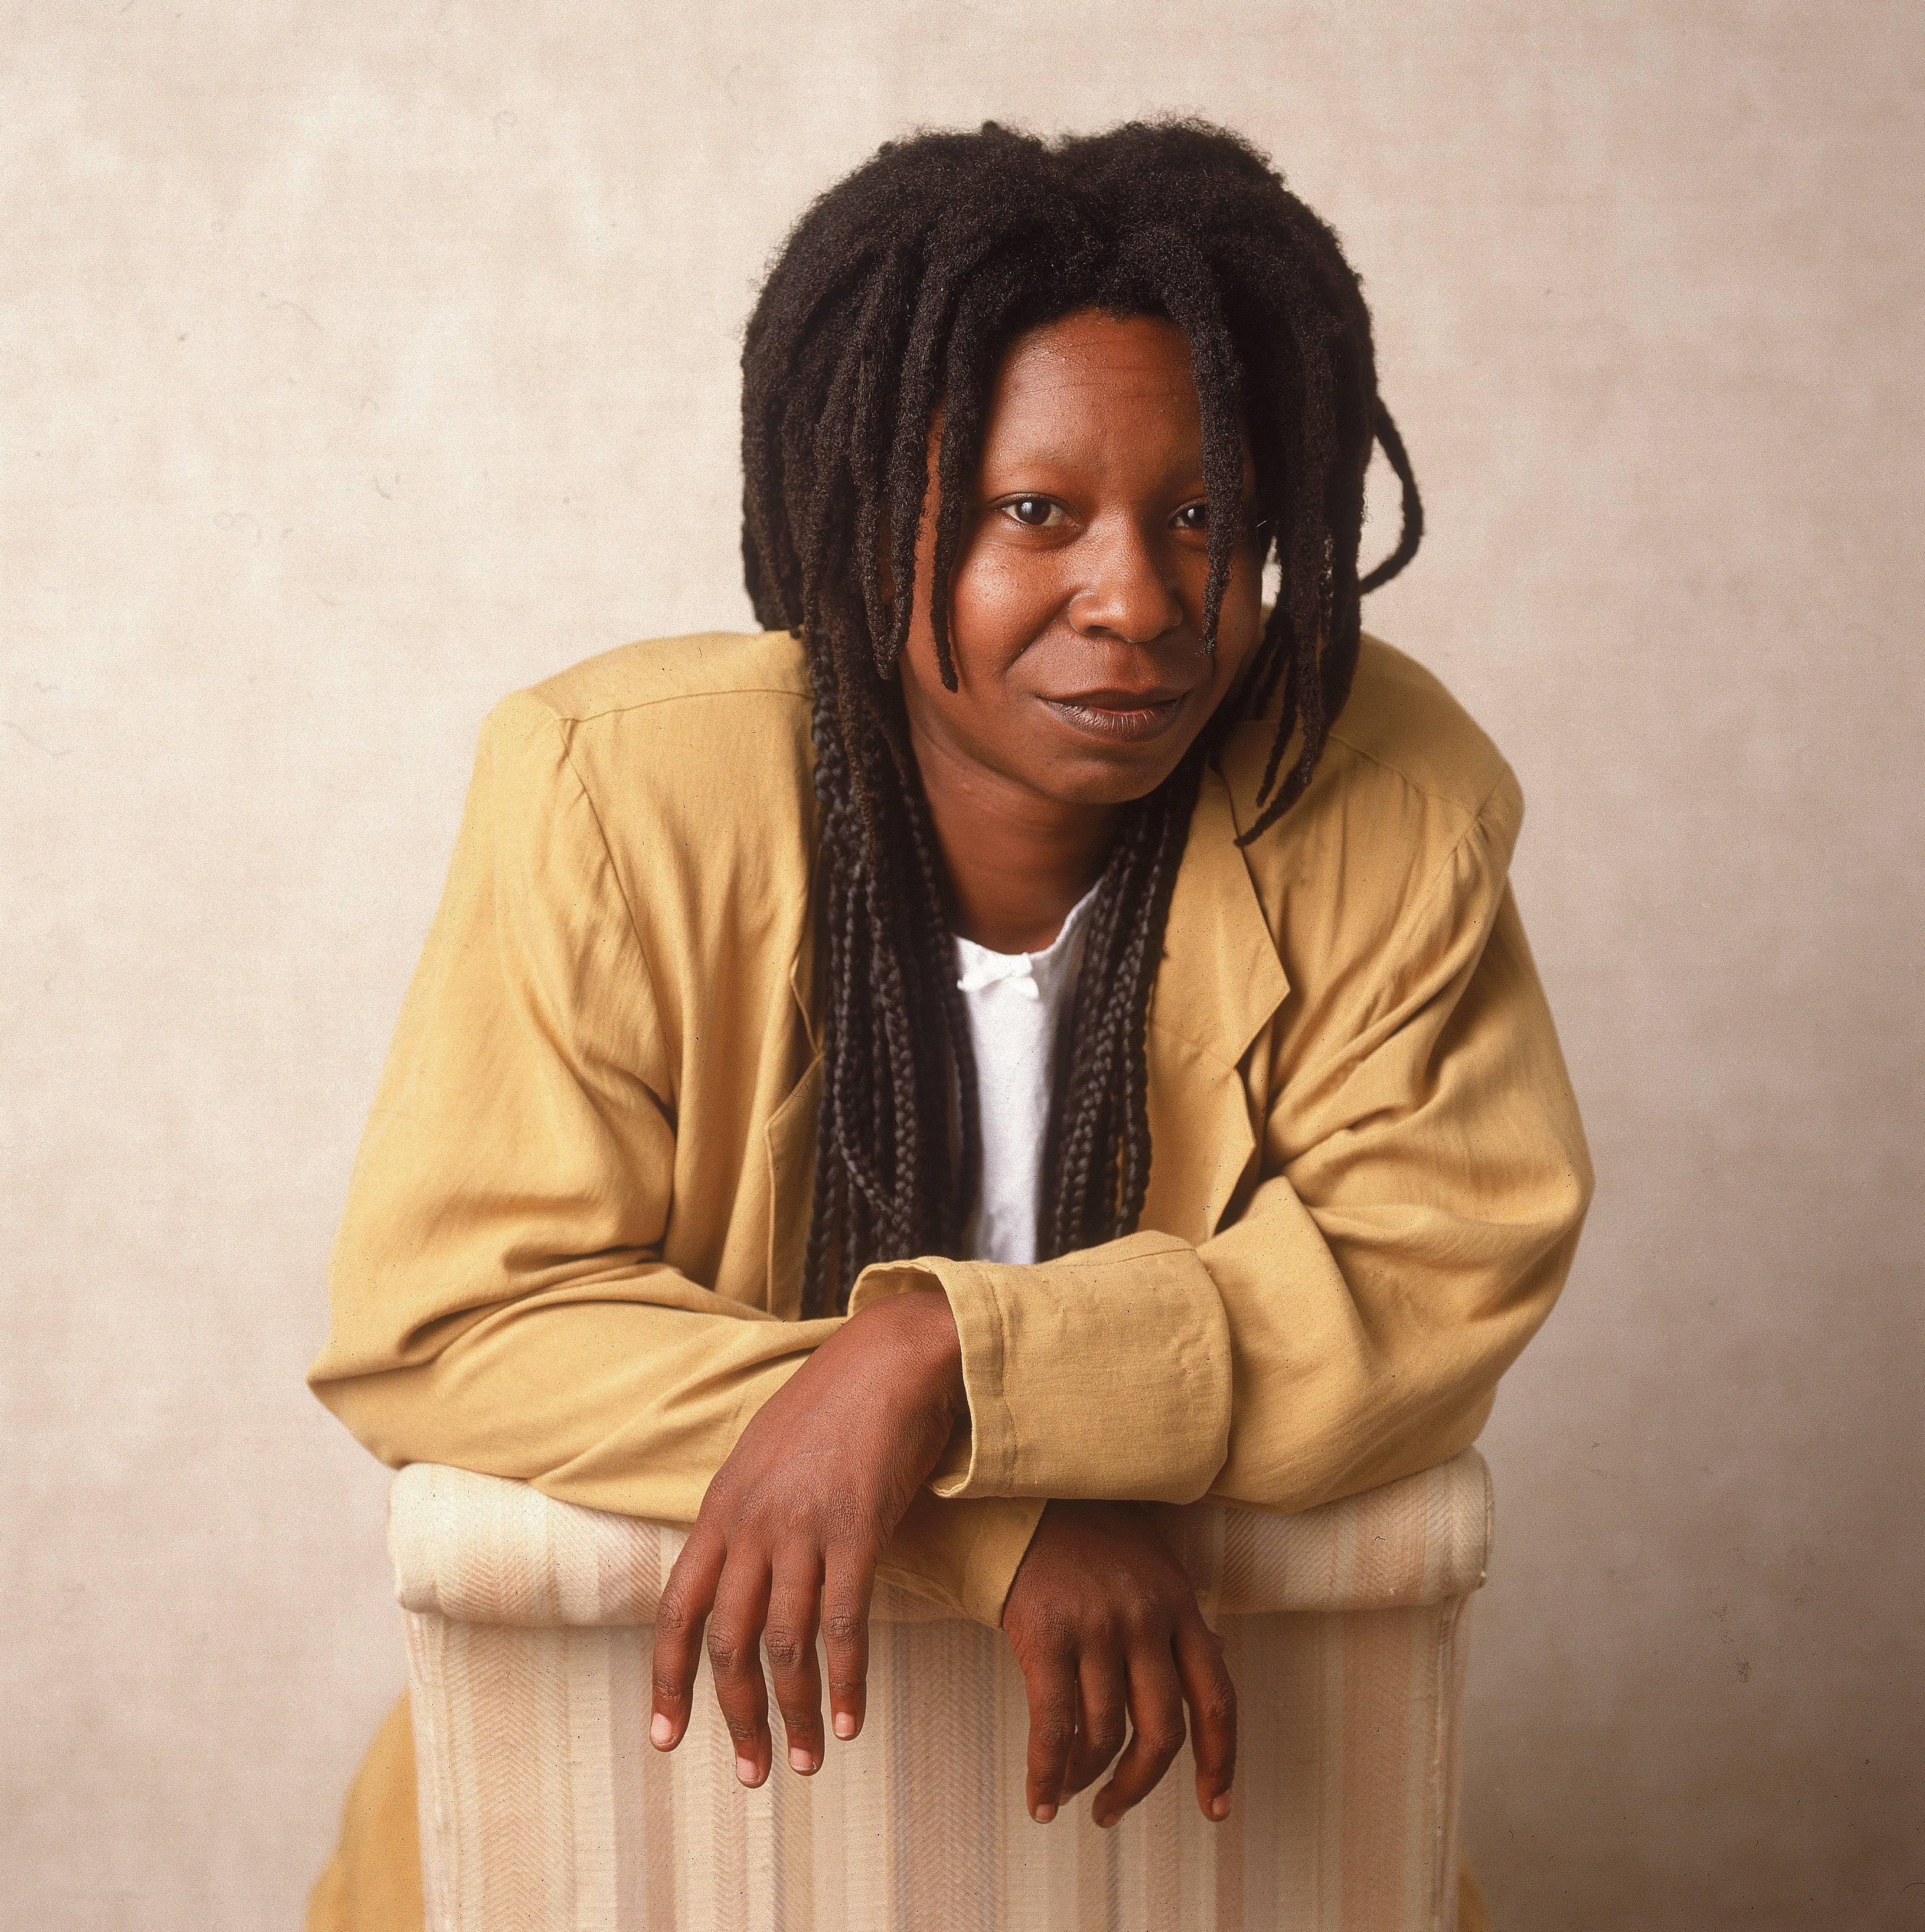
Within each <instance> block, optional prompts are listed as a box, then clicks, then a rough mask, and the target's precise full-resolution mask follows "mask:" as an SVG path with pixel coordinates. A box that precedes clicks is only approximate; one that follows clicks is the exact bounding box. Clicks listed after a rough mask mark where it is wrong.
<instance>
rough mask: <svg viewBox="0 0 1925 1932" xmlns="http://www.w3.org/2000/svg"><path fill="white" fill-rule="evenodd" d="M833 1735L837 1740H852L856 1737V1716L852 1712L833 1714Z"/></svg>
mask: <svg viewBox="0 0 1925 1932" xmlns="http://www.w3.org/2000/svg"><path fill="white" fill-rule="evenodd" d="M835 1735H836V1736H838V1738H853V1736H855V1735H856V1714H855V1712H853V1711H838V1712H836V1714H835Z"/></svg>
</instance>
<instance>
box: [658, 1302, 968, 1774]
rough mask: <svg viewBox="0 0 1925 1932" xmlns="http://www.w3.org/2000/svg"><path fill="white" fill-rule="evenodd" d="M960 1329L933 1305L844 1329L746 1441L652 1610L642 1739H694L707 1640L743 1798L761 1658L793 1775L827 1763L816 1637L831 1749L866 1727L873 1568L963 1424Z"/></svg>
mask: <svg viewBox="0 0 1925 1932" xmlns="http://www.w3.org/2000/svg"><path fill="white" fill-rule="evenodd" d="M965 1411H966V1403H965V1400H964V1394H963V1382H962V1352H961V1345H960V1343H958V1340H957V1339H956V1325H955V1317H954V1316H952V1314H951V1313H949V1302H948V1300H947V1299H946V1297H945V1296H943V1295H942V1294H941V1292H940V1291H937V1290H934V1289H925V1290H916V1291H913V1292H910V1293H908V1294H904V1295H894V1296H892V1297H891V1298H889V1299H888V1300H887V1301H879V1302H877V1303H875V1304H873V1305H871V1307H868V1308H865V1309H864V1310H863V1311H862V1313H860V1314H859V1315H856V1316H851V1317H850V1319H848V1320H847V1322H844V1324H843V1325H842V1326H841V1328H839V1329H838V1330H837V1331H836V1332H835V1334H833V1335H832V1336H831V1337H829V1340H827V1341H826V1342H825V1343H823V1345H822V1346H820V1348H819V1349H817V1350H816V1351H815V1352H814V1354H813V1355H811V1356H810V1358H808V1361H805V1363H803V1364H802V1367H800V1368H799V1369H798V1370H796V1373H794V1375H793V1376H790V1379H789V1380H788V1382H787V1383H786V1384H785V1385H784V1387H783V1388H781V1390H779V1391H778V1392H777V1393H776V1394H775V1395H773V1396H772V1397H770V1398H769V1400H768V1401H767V1402H766V1403H764V1404H763V1406H762V1408H761V1409H760V1410H759V1411H758V1412H757V1414H756V1415H754V1418H751V1421H750V1422H749V1424H748V1427H747V1428H745V1430H743V1431H742V1435H741V1436H740V1438H739V1439H738V1441H737V1442H736V1446H735V1448H733V1450H732V1451H730V1454H729V1458H728V1460H727V1462H725V1463H724V1464H723V1465H722V1466H721V1469H718V1471H717V1472H715V1480H714V1481H712V1482H711V1483H710V1484H709V1488H708V1493H707V1494H706V1496H703V1499H702V1508H701V1511H700V1514H698V1515H697V1517H696V1520H695V1526H694V1529H691V1531H690V1532H689V1533H688V1545H687V1547H685V1549H684V1550H683V1551H682V1554H681V1556H679V1558H677V1559H676V1565H675V1568H674V1569H673V1571H671V1572H670V1576H669V1579H668V1582H667V1586H665V1587H664V1589H663V1591H662V1593H661V1603H660V1604H659V1605H658V1607H657V1609H656V1611H655V1663H654V1685H655V1715H654V1721H653V1723H652V1726H651V1727H650V1736H651V1738H652V1741H653V1742H654V1743H655V1746H656V1748H657V1749H658V1750H661V1751H673V1749H674V1748H675V1747H676V1745H678V1744H679V1743H680V1742H681V1741H682V1735H683V1733H685V1731H686V1730H687V1729H688V1717H689V1706H690V1702H691V1697H692V1694H693V1691H694V1682H695V1671H696V1667H697V1662H698V1661H699V1652H700V1645H701V1642H702V1632H703V1625H704V1624H705V1623H706V1625H707V1626H708V1649H709V1661H710V1663H711V1664H712V1666H713V1667H714V1670H715V1697H716V1700H717V1702H718V1703H720V1705H721V1711H722V1717H723V1719H724V1721H725V1722H726V1723H727V1726H728V1727H729V1734H730V1736H731V1737H732V1738H733V1739H734V1740H735V1751H736V1775H737V1776H738V1777H739V1778H740V1779H741V1780H742V1783H743V1784H746V1785H751V1786H753V1785H759V1784H761V1782H762V1781H763V1779H764V1778H766V1777H767V1776H768V1775H769V1749H770V1747H769V1721H768V1700H767V1697H766V1694H765V1693H764V1691H763V1678H762V1657H761V1652H762V1648H763V1644H764V1643H766V1645H767V1646H768V1651H769V1669H770V1674H771V1676H772V1679H773V1680H774V1683H775V1701H776V1703H777V1705H778V1707H779V1708H780V1709H781V1713H782V1723H783V1727H784V1730H786V1732H787V1736H788V1750H789V1762H790V1765H791V1766H793V1768H794V1769H796V1770H797V1771H799V1772H803V1773H804V1774H805V1775H806V1774H807V1773H808V1772H813V1771H814V1770H816V1769H817V1768H818V1767H819V1766H820V1764H821V1763H822V1754H823V1738H822V1685H821V1679H820V1673H819V1672H818V1671H817V1667H816V1652H815V1638H816V1631H817V1628H818V1625H820V1628H821V1630H822V1631H823V1637H824V1644H825V1649H826V1652H827V1655H828V1660H829V1709H830V1711H831V1713H832V1718H833V1721H834V1724H835V1734H836V1736H838V1738H853V1736H855V1735H856V1733H857V1732H858V1731H859V1730H861V1729H862V1715H863V1706H864V1701H865V1692H866V1688H867V1680H868V1637H869V1597H870V1592H871V1589H872V1588H873V1586H874V1581H875V1568H876V1559H877V1557H878V1556H880V1554H881V1553H882V1550H883V1546H884V1545H885V1544H887V1542H888V1541H889V1538H890V1537H891V1536H892V1535H894V1534H895V1526H896V1525H897V1524H898V1523H899V1522H900V1521H901V1520H902V1515H903V1512H904V1511H905V1510H907V1508H908V1507H909V1505H910V1502H911V1500H912V1499H913V1497H914V1496H915V1494H916V1491H917V1490H919V1488H920V1487H922V1484H923V1483H924V1482H925V1481H926V1480H927V1478H928V1475H929V1472H930V1471H931V1469H934V1467H935V1466H936V1463H937V1459H938V1458H939V1457H940V1456H941V1454H942V1453H943V1449H944V1448H946V1446H947V1445H948V1442H949V1436H950V1433H951V1432H952V1430H953V1429H954V1428H955V1424H956V1421H957V1418H958V1417H960V1416H961V1415H963V1414H964V1413H965Z"/></svg>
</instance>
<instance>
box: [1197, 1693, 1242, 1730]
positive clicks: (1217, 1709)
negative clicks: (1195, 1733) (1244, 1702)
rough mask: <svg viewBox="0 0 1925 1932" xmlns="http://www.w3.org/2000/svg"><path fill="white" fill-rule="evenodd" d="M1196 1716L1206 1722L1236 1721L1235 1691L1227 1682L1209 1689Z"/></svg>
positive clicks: (1231, 1722)
mask: <svg viewBox="0 0 1925 1932" xmlns="http://www.w3.org/2000/svg"><path fill="white" fill-rule="evenodd" d="M1197 1717H1198V1720H1199V1721H1201V1722H1202V1723H1204V1724H1216V1725H1223V1724H1234V1723H1235V1722H1236V1721H1237V1694H1236V1692H1235V1691H1233V1690H1232V1689H1231V1688H1230V1686H1229V1685H1227V1684H1226V1685H1223V1686H1222V1688H1220V1689H1218V1690H1213V1691H1210V1693H1209V1694H1207V1696H1206V1697H1204V1700H1203V1701H1202V1703H1201V1705H1200V1706H1199V1707H1198V1711H1197Z"/></svg>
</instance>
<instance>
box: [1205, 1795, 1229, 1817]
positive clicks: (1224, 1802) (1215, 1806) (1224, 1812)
mask: <svg viewBox="0 0 1925 1932" xmlns="http://www.w3.org/2000/svg"><path fill="white" fill-rule="evenodd" d="M1229 1815H1230V1800H1229V1798H1228V1796H1227V1795H1225V1796H1222V1797H1218V1798H1213V1799H1211V1800H1210V1816H1211V1817H1213V1818H1227V1817H1229Z"/></svg>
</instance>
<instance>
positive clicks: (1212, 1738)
mask: <svg viewBox="0 0 1925 1932" xmlns="http://www.w3.org/2000/svg"><path fill="white" fill-rule="evenodd" d="M1174 1649H1175V1651H1176V1658H1177V1678H1178V1680H1179V1681H1180V1682H1181V1684H1182V1685H1183V1698H1184V1701H1185V1702H1186V1703H1187V1704H1188V1705H1189V1707H1190V1752H1191V1755H1192V1757H1195V1760H1196V1802H1198V1804H1199V1805H1201V1806H1202V1808H1203V1815H1204V1817H1206V1818H1214V1819H1216V1820H1219V1822H1221V1821H1222V1820H1223V1819H1225V1818H1227V1817H1229V1815H1230V1782H1231V1779H1232V1778H1234V1777H1235V1776H1236V1775H1237V1687H1236V1685H1234V1684H1233V1683H1232V1682H1231V1679H1230V1673H1229V1671H1228V1670H1227V1669H1226V1668H1225V1665H1224V1662H1223V1646H1222V1644H1221V1643H1219V1642H1218V1641H1217V1640H1216V1635H1215V1634H1214V1633H1213V1631H1211V1629H1210V1626H1209V1625H1207V1624H1206V1623H1205V1622H1204V1620H1203V1619H1202V1618H1201V1616H1198V1617H1193V1618H1189V1617H1186V1619H1184V1620H1183V1622H1182V1623H1180V1625H1177V1635H1176V1641H1175V1645H1174Z"/></svg>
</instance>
